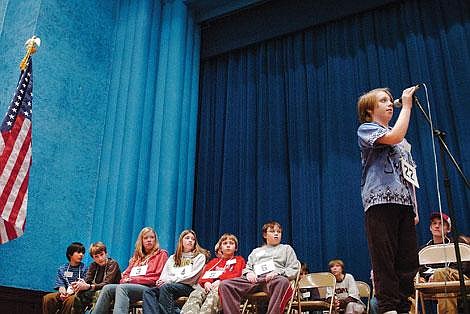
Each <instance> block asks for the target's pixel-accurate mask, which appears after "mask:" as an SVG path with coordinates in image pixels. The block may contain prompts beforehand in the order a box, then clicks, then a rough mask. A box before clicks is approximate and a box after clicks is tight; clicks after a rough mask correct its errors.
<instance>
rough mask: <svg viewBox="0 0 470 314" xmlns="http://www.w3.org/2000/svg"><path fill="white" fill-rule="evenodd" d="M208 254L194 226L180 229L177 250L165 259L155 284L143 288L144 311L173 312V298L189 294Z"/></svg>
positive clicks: (148, 312) (152, 313)
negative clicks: (198, 238) (191, 228)
mask: <svg viewBox="0 0 470 314" xmlns="http://www.w3.org/2000/svg"><path fill="white" fill-rule="evenodd" d="M207 255H209V253H208V251H207V250H205V249H203V248H202V247H200V246H199V243H198V242H197V238H196V233H195V232H194V231H193V230H184V231H183V232H181V234H180V237H179V240H178V245H177V248H176V253H175V254H173V255H171V256H170V257H169V258H168V260H167V261H166V263H165V266H164V267H163V271H162V274H161V276H160V279H158V280H157V282H156V287H155V288H151V289H146V290H145V291H144V295H143V300H144V304H143V306H142V308H143V310H144V313H146V314H154V313H175V311H176V306H175V301H176V299H178V298H179V297H187V296H189V294H190V293H191V292H192V291H193V290H194V288H195V287H196V286H197V281H198V279H199V276H200V275H201V273H202V269H203V267H204V265H205V264H206V256H207Z"/></svg>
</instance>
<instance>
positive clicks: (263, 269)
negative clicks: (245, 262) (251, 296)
mask: <svg viewBox="0 0 470 314" xmlns="http://www.w3.org/2000/svg"><path fill="white" fill-rule="evenodd" d="M274 269H275V267H274V261H273V260H269V261H266V262H264V263H261V264H256V265H255V266H254V270H255V274H256V275H257V276H261V275H263V274H266V273H269V272H271V271H273V270H274Z"/></svg>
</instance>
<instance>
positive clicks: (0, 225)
mask: <svg viewBox="0 0 470 314" xmlns="http://www.w3.org/2000/svg"><path fill="white" fill-rule="evenodd" d="M8 240H9V239H8V235H7V230H6V229H5V221H4V220H3V219H1V220H0V243H1V244H3V243H5V242H8Z"/></svg>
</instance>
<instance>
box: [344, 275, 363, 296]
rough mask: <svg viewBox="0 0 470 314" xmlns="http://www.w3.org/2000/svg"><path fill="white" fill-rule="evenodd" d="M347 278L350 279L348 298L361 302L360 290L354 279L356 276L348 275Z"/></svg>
mask: <svg viewBox="0 0 470 314" xmlns="http://www.w3.org/2000/svg"><path fill="white" fill-rule="evenodd" d="M346 276H348V277H349V288H348V296H350V297H352V298H354V299H356V300H360V299H361V298H360V297H359V289H358V288H357V284H356V280H355V279H354V276H353V275H351V274H346Z"/></svg>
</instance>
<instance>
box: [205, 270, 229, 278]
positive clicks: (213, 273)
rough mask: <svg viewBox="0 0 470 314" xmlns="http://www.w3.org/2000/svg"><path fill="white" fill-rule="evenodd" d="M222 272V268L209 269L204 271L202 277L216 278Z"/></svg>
mask: <svg viewBox="0 0 470 314" xmlns="http://www.w3.org/2000/svg"><path fill="white" fill-rule="evenodd" d="M223 273H224V271H223V270H209V271H206V272H205V273H204V276H202V279H217V278H219V277H220V275H222V274H223Z"/></svg>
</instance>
